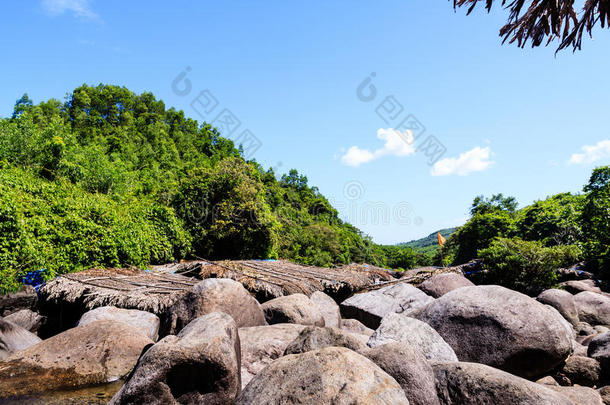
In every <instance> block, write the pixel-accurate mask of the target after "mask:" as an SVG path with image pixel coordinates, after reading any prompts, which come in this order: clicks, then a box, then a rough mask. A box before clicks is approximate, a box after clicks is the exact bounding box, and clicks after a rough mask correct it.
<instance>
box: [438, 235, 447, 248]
mask: <svg viewBox="0 0 610 405" xmlns="http://www.w3.org/2000/svg"><path fill="white" fill-rule="evenodd" d="M436 237H437V239H438V244H439V245H441V246H444V245H445V242H447V239H445V238H444V237H443V235H441V233H440V232H437V233H436Z"/></svg>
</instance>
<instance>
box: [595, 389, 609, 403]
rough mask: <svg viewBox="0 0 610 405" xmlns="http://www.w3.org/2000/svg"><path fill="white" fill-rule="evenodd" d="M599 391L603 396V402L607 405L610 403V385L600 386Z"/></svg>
mask: <svg viewBox="0 0 610 405" xmlns="http://www.w3.org/2000/svg"><path fill="white" fill-rule="evenodd" d="M597 392H598V393H599V395H600V396H601V397H602V402H603V403H604V404H605V405H610V385H606V386H604V387H601V388H598V389H597Z"/></svg>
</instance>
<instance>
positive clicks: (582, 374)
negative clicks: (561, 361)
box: [559, 356, 601, 387]
mask: <svg viewBox="0 0 610 405" xmlns="http://www.w3.org/2000/svg"><path fill="white" fill-rule="evenodd" d="M600 374H601V366H600V365H599V362H598V361H597V360H595V359H593V358H590V357H583V356H570V358H568V359H567V360H566V364H565V365H564V366H563V368H562V369H561V371H559V375H560V376H562V377H565V378H567V379H568V380H569V381H570V382H571V383H572V384H578V385H584V386H587V387H594V386H596V385H597V384H598V382H599V377H600Z"/></svg>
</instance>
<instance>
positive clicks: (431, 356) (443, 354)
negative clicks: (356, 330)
mask: <svg viewBox="0 0 610 405" xmlns="http://www.w3.org/2000/svg"><path fill="white" fill-rule="evenodd" d="M392 342H402V343H405V344H407V345H409V346H412V347H416V348H417V349H418V350H420V351H421V352H422V353H423V355H424V356H425V357H426V358H427V359H428V360H436V361H458V358H457V357H456V354H455V352H454V351H453V349H452V348H451V346H449V345H448V344H447V342H445V341H444V340H443V338H442V337H441V336H440V335H439V334H438V333H437V332H436V331H435V330H434V329H433V328H432V327H431V326H430V325H428V324H427V323H425V322H422V321H419V320H417V319H414V318H410V317H408V316H406V315H403V314H396V313H394V314H389V315H387V316H386V317H385V318H383V320H382V321H381V325H379V328H378V329H377V330H376V331H375V333H373V336H371V338H370V339H369V341H368V345H369V346H370V347H377V346H382V345H385V344H387V343H392Z"/></svg>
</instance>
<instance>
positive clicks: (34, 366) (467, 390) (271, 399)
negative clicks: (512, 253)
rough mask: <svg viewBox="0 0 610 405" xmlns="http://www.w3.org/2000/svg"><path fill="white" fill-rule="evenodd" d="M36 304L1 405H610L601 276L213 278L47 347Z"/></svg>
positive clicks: (118, 312) (19, 338) (2, 344)
mask: <svg viewBox="0 0 610 405" xmlns="http://www.w3.org/2000/svg"><path fill="white" fill-rule="evenodd" d="M20 299H21V300H22V301H23V302H27V304H26V305H25V307H22V308H19V305H13V307H11V308H10V310H8V311H6V312H4V315H5V316H4V317H3V318H0V360H1V361H0V396H1V397H2V399H0V404H13V403H37V404H51V403H66V404H67V403H91V404H95V403H106V402H109V403H111V404H143V403H147V404H148V403H151V404H172V403H173V404H178V403H180V404H231V403H235V404H276V403H282V404H326V403H328V404H331V403H336V404H344V403H350V404H433V405H439V404H443V405H445V404H447V405H448V404H456V405H457V404H499V405H502V404H516V403H518V404H535V405H541V404H549V405H550V404H553V405H556V404H566V405H568V404H609V403H610V329H609V325H610V295H608V294H606V293H605V292H603V291H602V290H601V289H600V287H599V286H598V285H597V284H596V283H595V281H593V280H571V281H568V282H566V283H564V284H563V286H562V289H551V290H547V291H544V292H543V293H542V294H540V295H539V296H538V297H529V296H526V295H523V294H521V293H518V292H515V291H511V290H509V289H506V288H503V287H500V286H493V285H487V286H482V285H481V286H475V285H474V284H472V283H471V282H470V281H469V280H467V279H466V278H465V277H463V276H462V275H460V274H456V273H450V274H439V275H436V276H434V277H432V278H430V279H429V280H427V281H425V282H424V283H423V284H421V285H419V287H418V288H417V287H415V286H413V285H411V284H408V283H407V282H397V283H390V284H388V285H387V286H382V287H381V288H378V289H373V290H371V291H367V292H362V293H359V294H356V295H353V296H352V297H349V298H347V299H346V300H343V301H341V302H339V303H337V302H335V301H334V300H333V299H332V298H331V297H329V296H327V295H326V294H324V293H323V292H320V291H318V292H314V293H313V294H311V295H310V296H307V295H304V294H292V295H287V296H283V297H278V298H275V299H272V300H269V301H266V302H262V303H261V302H258V301H257V300H256V299H255V298H253V296H252V294H251V293H250V292H248V291H247V290H246V289H245V288H244V287H243V286H242V284H240V283H239V282H237V281H234V280H230V279H206V280H203V281H201V282H199V283H197V284H195V285H194V286H193V288H192V289H191V290H189V291H188V292H187V293H185V294H183V295H181V296H180V297H177V298H176V299H175V300H173V301H172V302H173V304H172V305H169V306H168V307H167V310H166V312H162V313H157V314H153V313H150V312H146V311H141V310H138V309H134V308H116V307H113V306H103V305H101V306H98V307H96V308H93V309H90V310H89V311H87V312H84V313H82V314H80V316H79V317H78V319H79V320H78V321H77V322H75V323H74V324H73V325H68V326H69V328H68V329H65V328H64V330H60V331H58V332H59V333H56V334H54V335H53V336H49V337H47V336H43V337H45V339H41V338H40V337H39V336H38V334H40V333H39V331H40V330H44V326H45V322H49V320H48V319H47V318H46V317H45V316H44V314H39V313H38V312H37V306H36V304H35V302H34V303H32V302H30V301H27V300H23V297H21V298H20ZM7 312H8V313H7ZM73 316H74V313H72V314H71V317H73ZM54 319H55V318H54ZM50 330H54V329H53V328H51V329H50Z"/></svg>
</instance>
